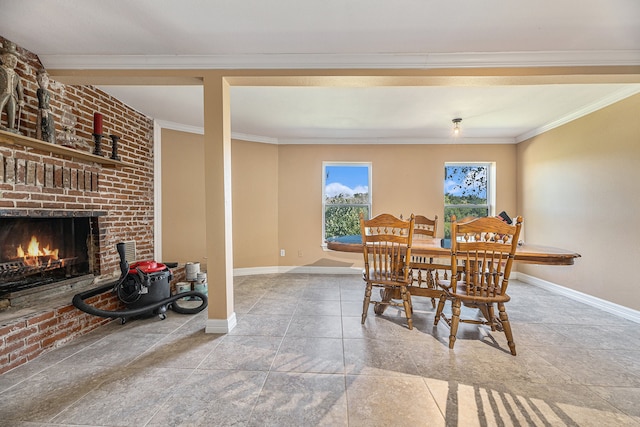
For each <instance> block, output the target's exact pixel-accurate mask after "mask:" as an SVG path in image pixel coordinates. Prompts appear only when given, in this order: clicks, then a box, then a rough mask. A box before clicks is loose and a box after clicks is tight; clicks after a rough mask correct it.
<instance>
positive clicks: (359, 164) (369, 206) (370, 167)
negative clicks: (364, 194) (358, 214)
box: [321, 161, 373, 249]
mask: <svg viewBox="0 0 640 427" xmlns="http://www.w3.org/2000/svg"><path fill="white" fill-rule="evenodd" d="M331 166H341V167H342V166H354V167H366V168H367V180H368V182H367V190H368V194H369V202H368V203H345V204H335V203H330V204H328V203H326V200H327V197H326V189H327V167H331ZM372 170H373V163H372V162H345V161H323V162H322V224H321V227H322V247H323V248H325V249H326V247H327V242H326V239H327V236H326V229H325V225H326V222H325V221H326V218H325V214H326V210H327V206H365V207H367V209H368V211H369V215H371V212H372V205H373V193H372V186H373V185H372V177H373V172H372Z"/></svg>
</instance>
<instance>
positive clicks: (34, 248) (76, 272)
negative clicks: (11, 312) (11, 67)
mask: <svg viewBox="0 0 640 427" xmlns="http://www.w3.org/2000/svg"><path fill="white" fill-rule="evenodd" d="M91 221H92V218H90V217H48V218H7V217H2V218H0V297H3V296H5V295H7V294H10V293H12V292H16V291H22V290H25V289H31V288H35V287H40V286H44V285H49V284H52V283H55V282H59V281H65V280H68V279H72V278H75V277H81V276H86V275H87V274H90V273H94V272H93V271H92V262H91V254H90V252H91V251H90V248H91V246H92V245H91Z"/></svg>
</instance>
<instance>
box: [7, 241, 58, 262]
mask: <svg viewBox="0 0 640 427" xmlns="http://www.w3.org/2000/svg"><path fill="white" fill-rule="evenodd" d="M17 255H18V258H23V259H24V262H25V264H27V265H37V264H39V263H40V262H39V260H38V257H47V258H48V259H47V260H45V263H47V264H49V263H50V262H51V261H52V260H57V259H58V249H54V250H51V249H49V246H48V245H47V246H45V247H44V248H40V242H38V239H37V238H36V236H31V241H30V242H29V246H27V252H26V253H25V251H24V249H23V248H22V245H19V246H18V249H17Z"/></svg>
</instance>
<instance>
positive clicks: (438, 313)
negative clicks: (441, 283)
mask: <svg viewBox="0 0 640 427" xmlns="http://www.w3.org/2000/svg"><path fill="white" fill-rule="evenodd" d="M446 300H447V298H446V297H445V296H444V295H442V296H441V297H440V301H438V309H437V310H436V317H435V318H434V319H433V325H434V326H437V325H438V322H439V321H440V316H441V315H442V310H444V303H445V302H446Z"/></svg>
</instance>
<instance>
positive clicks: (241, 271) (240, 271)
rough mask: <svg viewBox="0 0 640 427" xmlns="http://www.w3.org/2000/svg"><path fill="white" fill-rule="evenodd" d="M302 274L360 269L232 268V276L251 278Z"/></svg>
mask: <svg viewBox="0 0 640 427" xmlns="http://www.w3.org/2000/svg"><path fill="white" fill-rule="evenodd" d="M277 273H296V274H298V273H302V274H362V268H356V267H314V266H306V265H301V266H295V265H294V266H284V265H280V266H275V267H250V268H234V269H233V275H234V276H251V275H254V274H277Z"/></svg>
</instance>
